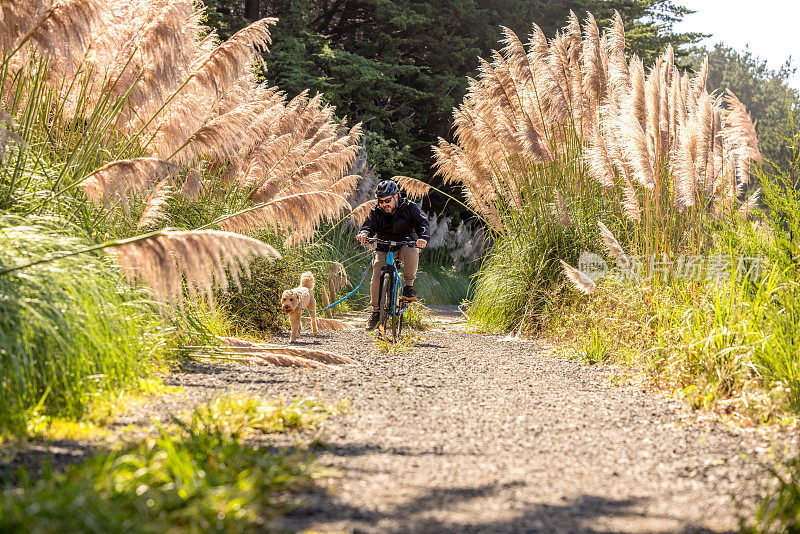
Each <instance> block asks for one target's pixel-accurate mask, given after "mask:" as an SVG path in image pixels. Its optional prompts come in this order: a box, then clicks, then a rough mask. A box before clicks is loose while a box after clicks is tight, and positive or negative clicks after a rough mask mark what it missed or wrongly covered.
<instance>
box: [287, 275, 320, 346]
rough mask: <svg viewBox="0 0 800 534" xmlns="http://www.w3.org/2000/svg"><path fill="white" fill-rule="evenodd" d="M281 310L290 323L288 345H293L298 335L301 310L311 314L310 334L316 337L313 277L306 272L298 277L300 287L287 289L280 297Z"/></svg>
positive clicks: (315, 304)
mask: <svg viewBox="0 0 800 534" xmlns="http://www.w3.org/2000/svg"><path fill="white" fill-rule="evenodd" d="M281 308H283V311H285V312H286V313H288V314H289V322H290V323H292V336H291V337H290V338H289V343H294V342H295V340H296V339H297V334H299V333H300V316H301V315H302V314H303V310H304V309H305V310H308V311H310V312H311V332H312V333H313V334H314V335H315V336H316V335H317V301H316V300H315V299H314V275H313V274H311V273H310V272H308V271H306V272H304V273H303V274H301V275H300V285H299V286H297V287H296V288H294V289H287V290H286V291H284V292H283V296H282V297H281Z"/></svg>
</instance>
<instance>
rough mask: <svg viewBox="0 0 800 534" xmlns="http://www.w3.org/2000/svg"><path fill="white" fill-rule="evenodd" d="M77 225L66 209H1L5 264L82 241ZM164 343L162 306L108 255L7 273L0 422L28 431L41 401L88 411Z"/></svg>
mask: <svg viewBox="0 0 800 534" xmlns="http://www.w3.org/2000/svg"><path fill="white" fill-rule="evenodd" d="M57 228H58V229H57ZM67 228H68V227H67ZM69 234H70V232H66V231H65V223H64V221H62V220H60V219H54V218H28V219H26V220H23V219H20V218H18V217H14V216H4V217H0V268H8V267H13V266H15V265H18V264H20V263H23V262H25V261H27V260H29V259H31V258H38V257H45V256H47V255H49V254H54V253H57V252H59V251H69V250H74V249H76V248H79V247H80V246H81V245H82V244H83V242H82V241H81V240H80V239H78V238H75V237H71V236H70V235H69ZM163 345H164V327H163V325H162V323H161V321H160V319H159V317H158V315H157V313H156V312H155V308H154V307H153V306H151V305H149V304H148V303H147V302H145V301H144V300H142V299H141V298H140V297H137V296H136V295H135V294H134V293H133V292H132V291H131V290H130V289H128V286H127V285H126V283H125V282H124V280H123V279H122V277H121V275H120V274H119V272H118V271H117V269H116V268H115V267H114V266H113V264H111V262H110V261H109V260H108V259H106V258H103V257H97V256H88V255H83V256H75V257H71V258H67V259H63V260H58V261H54V262H50V263H44V264H41V265H36V266H33V267H30V268H27V269H24V270H21V271H15V272H13V273H8V274H4V275H0V406H1V407H2V410H0V432H3V433H6V432H10V433H15V434H22V433H24V432H25V424H26V420H27V418H28V417H30V416H31V415H32V412H34V411H37V412H40V413H44V414H49V415H58V416H63V417H68V418H79V417H80V416H81V415H82V414H83V413H84V411H85V410H86V408H87V406H88V405H89V403H90V402H91V400H92V399H93V398H94V397H95V396H97V395H101V394H103V393H104V392H108V391H110V390H118V389H120V388H124V387H135V385H136V384H137V382H138V379H139V378H142V377H144V376H146V375H147V374H148V373H150V372H151V371H152V370H153V369H154V367H155V366H157V365H158V361H159V359H160V357H161V353H162V349H163Z"/></svg>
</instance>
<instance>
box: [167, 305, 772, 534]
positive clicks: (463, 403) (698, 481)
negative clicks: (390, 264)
mask: <svg viewBox="0 0 800 534" xmlns="http://www.w3.org/2000/svg"><path fill="white" fill-rule="evenodd" d="M450 311H452V310H450ZM440 313H441V316H440V320H439V325H438V327H437V328H436V329H434V330H432V331H429V332H427V333H425V334H423V336H422V337H421V339H419V340H418V342H417V344H416V346H415V347H414V348H413V350H412V351H411V352H409V353H407V354H397V355H387V354H380V353H375V352H374V347H375V345H374V343H373V341H372V339H371V338H370V336H369V335H368V334H367V333H365V332H363V331H361V330H358V331H345V332H326V333H323V334H322V335H321V336H320V337H318V338H312V337H310V336H308V335H307V334H306V333H304V334H302V335H301V338H300V339H299V341H300V342H301V343H302V344H304V345H305V346H313V347H318V348H324V349H327V350H332V351H335V352H339V353H341V354H347V355H349V356H352V357H354V358H355V359H357V360H358V361H360V362H361V364H362V365H361V366H360V367H357V368H346V369H342V370H338V371H328V370H311V371H309V370H303V371H297V370H291V369H276V368H271V367H267V368H264V367H244V366H238V365H237V366H231V365H205V364H203V365H197V366H194V367H193V368H192V369H189V370H187V372H185V373H181V374H178V375H175V376H174V383H175V384H178V385H181V386H183V387H184V388H185V390H186V394H187V395H188V396H190V397H198V398H200V397H204V396H208V395H212V394H214V393H217V392H219V391H229V390H237V391H241V390H248V391H251V392H259V393H263V394H266V395H269V396H276V395H283V396H284V397H294V396H296V395H309V394H311V395H318V396H321V397H322V398H325V399H326V400H331V401H334V400H338V399H340V398H343V397H346V398H349V399H350V400H351V403H350V405H351V409H352V411H351V413H349V414H347V415H344V416H340V417H337V418H334V419H332V420H330V421H328V422H327V423H325V427H324V431H323V438H324V442H325V443H326V444H327V446H326V448H324V449H321V450H320V456H319V459H320V461H321V462H322V463H323V464H326V465H330V466H335V467H336V468H338V470H339V473H340V476H339V477H336V478H331V479H327V481H326V482H324V483H323V484H324V485H325V486H327V487H326V491H321V492H319V493H317V494H315V495H313V496H311V498H310V500H309V503H308V505H307V506H305V507H304V508H302V509H301V510H299V511H297V512H294V513H292V514H291V515H290V516H288V517H287V518H285V520H284V523H283V526H284V527H285V528H286V529H287V530H305V529H311V530H315V531H348V532H350V531H352V532H391V531H397V532H409V531H414V532H425V531H428V532H442V531H452V532H479V531H480V532H537V531H541V532H717V531H728V530H732V529H734V528H735V527H736V525H737V519H736V518H737V508H736V504H735V502H734V500H733V499H732V498H731V495H736V496H737V497H738V498H739V499H740V500H741V501H743V502H744V503H745V505H746V507H747V508H748V509H751V507H752V503H753V502H754V501H753V497H754V495H755V494H756V492H757V491H758V488H759V484H760V481H761V480H763V469H762V462H766V461H768V459H769V458H770V447H771V444H770V443H768V442H767V441H766V440H765V439H764V438H761V437H759V435H757V434H756V433H753V432H746V431H741V430H732V429H729V428H726V426H725V425H723V424H721V423H714V422H705V423H697V422H695V423H690V421H692V418H691V417H690V415H691V414H689V413H687V409H686V407H685V406H684V405H683V404H681V403H680V402H670V401H668V400H664V399H657V398H654V397H653V396H652V395H651V394H649V393H645V392H642V391H640V390H637V389H635V388H631V387H624V388H620V387H612V386H610V385H608V380H607V378H606V373H607V371H606V370H604V369H602V368H601V367H591V366H586V365H582V364H580V363H578V362H577V361H574V360H567V359H564V358H561V357H557V356H553V355H549V354H548V351H547V350H546V349H545V347H543V346H541V345H539V344H537V343H535V342H521V341H514V340H505V339H502V338H500V337H497V336H481V335H472V334H467V333H464V329H463V326H462V325H460V324H459V322H458V318H457V316H453V315H452V314H450V315H449V316H448V315H447V314H446V313H442V310H440Z"/></svg>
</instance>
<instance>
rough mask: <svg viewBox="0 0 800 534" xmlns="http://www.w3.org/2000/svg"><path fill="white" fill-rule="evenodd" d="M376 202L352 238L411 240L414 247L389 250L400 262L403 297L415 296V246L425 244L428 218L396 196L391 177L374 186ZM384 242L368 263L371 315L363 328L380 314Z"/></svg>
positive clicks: (411, 298)
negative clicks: (369, 263) (373, 258)
mask: <svg viewBox="0 0 800 534" xmlns="http://www.w3.org/2000/svg"><path fill="white" fill-rule="evenodd" d="M375 196H376V197H377V198H378V204H377V205H376V206H375V207H374V208H372V211H370V212H369V215H367V218H366V219H365V220H364V224H362V225H361V230H359V232H358V234H357V235H356V239H357V240H358V242H359V243H361V244H362V245H363V244H365V243H366V242H367V239H369V238H371V237H377V238H378V239H381V240H383V241H414V240H416V245H417V246H416V248H415V247H409V246H407V245H403V246H402V247H399V248H397V249H394V250H393V252H394V253H395V254H396V255H397V257H398V259H399V260H400V262H402V264H403V286H404V287H403V298H404V299H406V300H408V301H415V300H417V295H416V293H414V280H415V279H416V277H417V267H418V266H419V249H423V248H425V247H426V246H427V245H428V240H429V239H430V232H429V227H428V219H427V218H426V217H425V215H424V214H423V213H422V211H421V210H420V209H419V206H418V205H417V204H415V203H414V202H411V201H410V200H408V199H407V198H405V197H401V196H400V190H399V189H398V187H397V184H396V183H395V182H394V180H384V181H382V182H381V183H379V184H378V187H377V189H376V190H375ZM387 252H389V246H388V245H382V244H379V245H378V246H377V250H376V252H375V261H374V262H373V264H372V283H371V284H370V289H371V290H372V291H371V295H370V304H371V305H372V315H370V318H369V321H368V322H367V330H374V329H375V327H377V326H378V321H379V320H380V317H381V314H380V311H378V300H379V296H378V292H379V291H380V278H381V269H382V268H383V267H384V266H385V265H386V255H387Z"/></svg>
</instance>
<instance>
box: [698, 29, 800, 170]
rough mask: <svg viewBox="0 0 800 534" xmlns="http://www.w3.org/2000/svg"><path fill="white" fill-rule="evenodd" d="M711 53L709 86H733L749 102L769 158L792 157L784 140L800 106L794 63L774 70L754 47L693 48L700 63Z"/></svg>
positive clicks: (778, 161) (785, 161) (785, 160)
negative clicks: (794, 84)
mask: <svg viewBox="0 0 800 534" xmlns="http://www.w3.org/2000/svg"><path fill="white" fill-rule="evenodd" d="M705 55H708V88H709V90H717V91H718V92H723V91H724V90H725V89H730V90H731V91H733V92H734V93H735V94H736V96H738V97H739V99H740V100H741V101H742V102H743V103H744V104H745V106H747V109H748V110H749V111H750V114H751V116H752V117H753V119H755V120H756V121H757V123H756V131H757V133H758V139H759V148H760V149H761V153H762V155H763V156H764V158H765V159H767V160H769V161H770V162H772V163H774V164H776V165H778V166H784V165H786V164H788V163H789V162H790V161H791V157H792V154H791V150H790V149H789V147H788V146H787V143H786V142H785V141H784V140H783V139H784V138H785V137H791V132H792V125H791V118H792V116H793V115H795V116H796V115H797V111H798V110H799V109H800V95H798V92H797V91H796V90H795V89H792V88H791V87H789V85H788V80H789V77H790V76H791V75H792V74H793V73H794V70H795V69H794V67H792V65H791V63H790V62H789V61H787V62H786V63H785V64H784V65H782V66H781V67H780V68H779V69H777V70H773V69H770V68H769V67H768V66H767V62H766V61H762V60H760V59H759V58H758V57H754V56H753V54H752V52H750V50H745V51H744V52H741V53H740V52H737V51H736V50H734V49H733V48H729V47H727V46H724V45H721V44H717V45H716V46H715V47H714V49H713V50H710V51H708V50H705V49H699V50H695V51H694V52H693V60H694V62H695V64H696V65H699V64H700V62H701V61H702V58H703V56H705Z"/></svg>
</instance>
